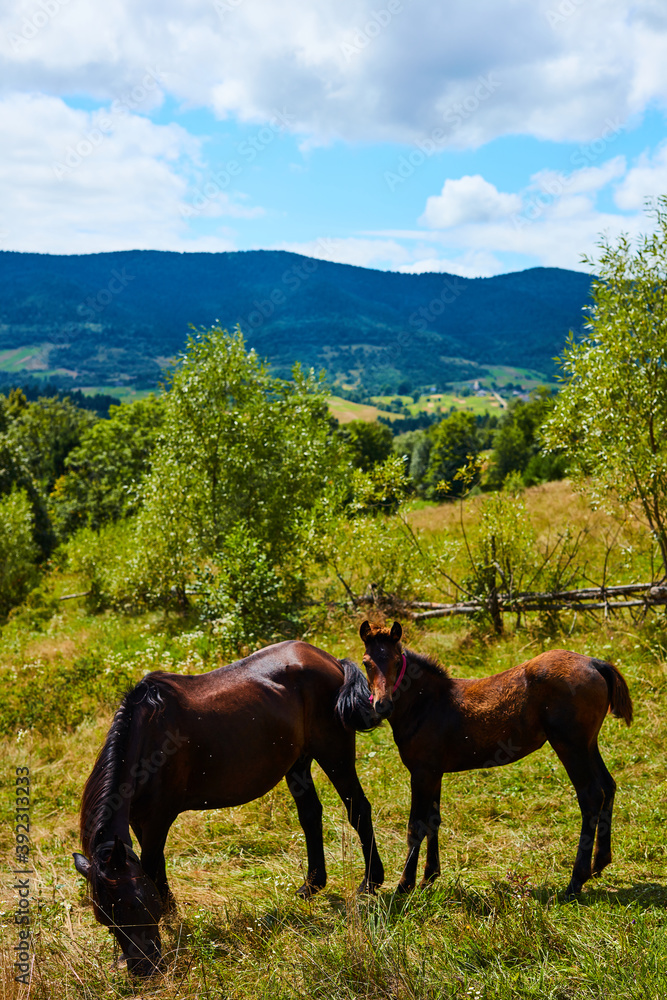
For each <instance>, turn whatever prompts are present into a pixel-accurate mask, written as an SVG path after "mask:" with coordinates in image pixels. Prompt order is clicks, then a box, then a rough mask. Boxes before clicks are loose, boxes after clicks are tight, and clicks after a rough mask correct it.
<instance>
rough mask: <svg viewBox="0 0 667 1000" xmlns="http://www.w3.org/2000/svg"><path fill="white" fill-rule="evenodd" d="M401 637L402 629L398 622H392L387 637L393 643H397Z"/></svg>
mask: <svg viewBox="0 0 667 1000" xmlns="http://www.w3.org/2000/svg"><path fill="white" fill-rule="evenodd" d="M402 635H403V629H402V628H401V625H400V622H394V624H393V625H392V626H391V632H390V633H389V637H390V638H391V639H393V640H394V642H399V641H400V638H401V636H402Z"/></svg>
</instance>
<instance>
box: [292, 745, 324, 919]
mask: <svg viewBox="0 0 667 1000" xmlns="http://www.w3.org/2000/svg"><path fill="white" fill-rule="evenodd" d="M312 761H313V758H312V757H307V756H303V757H299V759H298V760H297V762H296V764H294V765H293V766H292V767H291V768H290V769H289V771H288V772H287V774H286V775H285V781H286V782H287V787H288V788H289V790H290V792H291V793H292V798H293V799H294V801H295V803H296V808H297V812H298V814H299V822H300V823H301V828H302V829H303V832H304V834H305V837H306V851H307V853H308V874H307V875H306V881H305V882H304V883H303V885H302V886H301V888H300V889H299V890H298V895H299V896H301V897H302V898H303V899H308V898H309V897H310V896H313V895H314V894H315V893H316V892H318V891H319V890H320V889H323V888H324V886H325V885H326V882H327V870H326V865H325V861H324V840H323V837H322V803H321V802H320V800H319V798H318V795H317V792H316V791H315V785H314V784H313V778H312V775H311V773H310V765H311V764H312Z"/></svg>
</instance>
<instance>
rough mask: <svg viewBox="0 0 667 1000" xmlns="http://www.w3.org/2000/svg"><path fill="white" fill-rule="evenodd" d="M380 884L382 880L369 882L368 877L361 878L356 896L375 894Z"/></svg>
mask: <svg viewBox="0 0 667 1000" xmlns="http://www.w3.org/2000/svg"><path fill="white" fill-rule="evenodd" d="M381 885H382V882H370V881H369V880H368V879H366V878H365V879H363V880H362V881H361V883H360V884H359V888H358V889H357V895H358V896H375V895H377V891H378V889H379V888H380V886H381Z"/></svg>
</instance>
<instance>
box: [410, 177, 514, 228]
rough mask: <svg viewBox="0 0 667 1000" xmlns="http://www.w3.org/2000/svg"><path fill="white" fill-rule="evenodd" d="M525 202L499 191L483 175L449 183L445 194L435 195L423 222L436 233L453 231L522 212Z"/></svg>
mask: <svg viewBox="0 0 667 1000" xmlns="http://www.w3.org/2000/svg"><path fill="white" fill-rule="evenodd" d="M520 208H521V198H520V197H519V196H518V195H516V194H505V193H504V192H501V191H498V189H497V188H496V187H495V185H494V184H490V183H489V181H486V180H484V178H483V177H482V176H481V175H480V174H474V175H472V176H466V177H461V178H460V179H459V180H451V179H448V180H446V181H445V183H444V185H443V188H442V192H441V193H440V194H439V195H432V196H431V197H430V198H429V199H428V200H427V202H426V209H425V211H424V214H423V216H422V217H421V219H420V220H419V221H420V222H421V223H423V224H424V225H427V226H430V227H431V228H432V229H449V228H450V227H452V226H460V225H462V224H464V223H467V222H490V221H492V220H493V219H502V218H505V217H507V216H508V215H511V214H512V213H513V212H518V211H519V210H520Z"/></svg>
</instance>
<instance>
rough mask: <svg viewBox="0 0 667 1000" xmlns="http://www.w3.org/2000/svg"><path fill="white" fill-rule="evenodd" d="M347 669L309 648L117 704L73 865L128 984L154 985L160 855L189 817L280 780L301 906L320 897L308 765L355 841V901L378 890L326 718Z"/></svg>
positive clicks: (360, 797)
mask: <svg viewBox="0 0 667 1000" xmlns="http://www.w3.org/2000/svg"><path fill="white" fill-rule="evenodd" d="M355 670H356V671H357V673H360V671H359V670H358V668H357V667H355V665H354V664H352V663H351V662H350V661H345V660H343V661H341V662H339V661H338V660H336V659H334V657H333V656H330V655H329V654H328V653H325V652H323V650H321V649H316V648H315V647H314V646H310V645H309V644H308V643H306V642H281V643H278V644H277V645H275V646H268V647H267V648H266V649H262V650H260V651H259V652H257V653H253V654H252V656H248V657H246V658H245V659H243V660H239V661H237V662H236V663H232V664H231V665H230V666H227V667H221V668H220V669H218V670H213V671H211V672H210V673H207V674H202V675H200V676H182V675H178V674H168V673H163V672H157V673H153V674H149V675H148V676H147V677H145V678H144V679H143V680H142V681H140V682H139V684H137V686H136V687H135V688H134V690H132V691H130V693H129V694H128V695H126V697H125V698H124V700H123V702H122V704H121V706H120V708H119V709H118V711H117V712H116V715H115V718H114V720H113V723H112V725H111V728H110V730H109V732H108V734H107V738H106V741H105V744H104V746H103V748H102V750H101V752H100V754H99V757H98V758H97V761H96V763H95V766H94V767H93V771H92V773H91V775H90V777H89V778H88V781H87V783H86V787H85V789H84V793H83V801H82V804H81V842H82V846H83V851H84V854H75V855H74V862H75V865H76V868H77V871H79V872H80V873H81V874H82V875H84V876H85V877H86V879H88V881H89V883H90V887H91V893H92V898H93V905H94V911H95V916H96V918H97V920H99V921H100V923H102V924H104V925H105V926H107V927H109V929H110V930H111V931H112V932H113V934H114V935H115V937H116V939H117V940H118V942H119V944H120V945H121V947H122V949H123V953H124V954H125V956H126V958H127V965H128V970H129V971H130V972H131V973H133V974H134V975H140V976H143V975H150V974H151V973H152V972H154V971H155V969H156V968H157V966H158V963H159V961H160V954H161V953H160V934H159V930H158V923H159V920H160V917H161V916H162V914H163V913H165V912H166V911H167V910H169V909H171V908H173V906H174V899H173V896H172V894H171V891H170V889H169V886H168V884H167V876H166V872H165V861H164V845H165V841H166V839H167V833H168V831H169V828H170V826H171V824H172V823H173V822H174V820H175V819H176V817H177V816H178V815H179V813H181V812H184V811H185V810H187V809H217V808H221V807H223V806H235V805H240V804H241V803H243V802H249V801H250V800H251V799H256V798H258V797H259V796H260V795H264V794H265V792H268V791H269V789H271V788H273V787H274V785H276V784H277V783H278V782H279V781H280V779H281V778H283V777H285V778H286V779H287V784H288V787H289V790H290V792H291V793H292V795H293V797H294V800H295V802H296V807H297V811H298V814H299V821H300V823H301V826H302V827H303V832H304V834H305V837H306V849H307V853H308V874H307V876H306V880H305V882H304V884H303V885H302V886H301V888H300V890H299V893H300V894H301V895H302V896H304V897H308V896H310V895H312V894H313V893H315V892H317V891H318V889H321V888H322V887H323V886H324V885H325V883H326V877H327V876H326V869H325V862H324V847H323V842H322V806H321V804H320V800H319V798H318V796H317V792H316V791H315V786H314V784H313V780H312V777H311V773H310V768H311V763H312V761H313V760H316V761H317V762H318V764H319V765H320V767H321V768H322V770H323V771H324V772H325V774H326V775H327V776H328V777H329V778H330V780H331V781H332V783H333V785H334V787H335V789H336V791H337V792H338V794H339V795H340V797H341V799H342V800H343V802H344V803H345V806H346V808H347V815H348V818H349V820H350V823H351V824H352V826H353V827H354V828H355V830H357V832H358V834H359V838H360V840H361V845H362V848H363V853H364V859H365V862H366V870H365V874H364V879H363V881H362V884H361V887H360V888H361V889H362V890H365V891H368V892H373V891H374V890H375V888H376V886H379V885H381V884H382V882H383V880H384V870H383V868H382V862H381V860H380V857H379V855H378V852H377V848H376V846H375V838H374V834H373V825H372V822H371V808H370V805H369V803H368V800H367V799H366V796H365V795H364V793H363V791H362V788H361V785H360V784H359V779H358V778H357V774H356V771H355V746H354V744H355V734H354V730H352V729H349V728H346V727H345V726H344V725H342V724H341V721H340V718H339V714H337V713H336V712H335V706H336V702H337V699H338V697H339V694H340V688H341V684H342V682H343V671H345V672H346V673H347V674H348V675H349V674H350V673H353V672H354V671H355ZM130 828H131V829H132V831H133V832H134V834H135V836H136V838H137V840H138V841H139V844H140V846H141V858H139V857H137V855H136V854H135V853H134V851H133V850H132V840H131V836H130Z"/></svg>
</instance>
